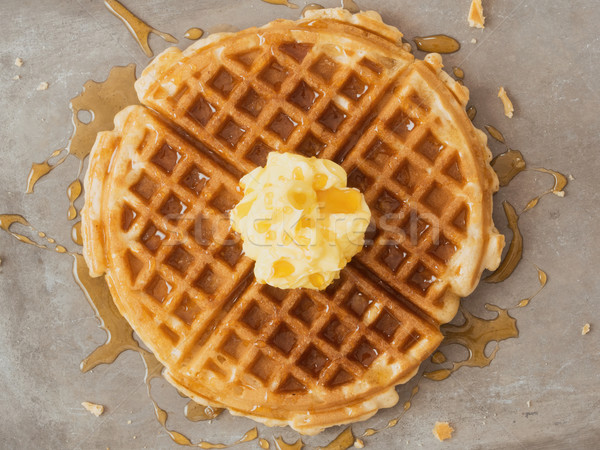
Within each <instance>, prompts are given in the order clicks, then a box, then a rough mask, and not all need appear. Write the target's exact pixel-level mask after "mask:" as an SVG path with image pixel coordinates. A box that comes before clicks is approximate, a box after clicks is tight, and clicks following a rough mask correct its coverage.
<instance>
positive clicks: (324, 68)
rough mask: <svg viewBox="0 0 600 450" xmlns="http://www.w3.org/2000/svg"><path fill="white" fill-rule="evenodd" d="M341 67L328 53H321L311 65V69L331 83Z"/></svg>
mask: <svg viewBox="0 0 600 450" xmlns="http://www.w3.org/2000/svg"><path fill="white" fill-rule="evenodd" d="M338 68H339V64H338V63H336V62H335V61H334V60H333V59H331V58H329V57H328V56H326V55H321V56H319V57H318V58H317V60H316V61H315V62H314V63H313V64H312V66H310V71H311V72H312V73H314V74H315V75H317V76H319V77H321V78H322V79H323V81H325V82H327V83H329V82H330V81H331V79H332V78H333V76H334V75H335V73H336V72H337V70H338Z"/></svg>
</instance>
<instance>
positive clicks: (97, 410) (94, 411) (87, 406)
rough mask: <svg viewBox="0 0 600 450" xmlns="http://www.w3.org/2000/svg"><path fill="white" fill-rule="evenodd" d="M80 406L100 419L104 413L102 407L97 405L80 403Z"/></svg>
mask: <svg viewBox="0 0 600 450" xmlns="http://www.w3.org/2000/svg"><path fill="white" fill-rule="evenodd" d="M81 406H83V407H84V408H85V409H87V410H88V411H89V412H91V413H92V414H93V415H94V416H96V417H100V416H101V415H102V413H103V412H104V406H102V405H98V404H97V403H91V402H81Z"/></svg>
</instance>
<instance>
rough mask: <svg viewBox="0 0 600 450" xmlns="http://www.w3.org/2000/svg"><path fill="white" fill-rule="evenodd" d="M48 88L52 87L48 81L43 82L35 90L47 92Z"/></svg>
mask: <svg viewBox="0 0 600 450" xmlns="http://www.w3.org/2000/svg"><path fill="white" fill-rule="evenodd" d="M48 86H50V85H49V84H48V82H47V81H42V82H41V83H40V84H39V85H38V87H36V88H35V90H36V91H45V90H46V89H48Z"/></svg>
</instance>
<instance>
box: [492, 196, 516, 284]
mask: <svg viewBox="0 0 600 450" xmlns="http://www.w3.org/2000/svg"><path fill="white" fill-rule="evenodd" d="M502 207H503V208H504V214H506V219H507V220H508V228H509V229H510V231H511V232H512V234H513V237H512V239H511V241H510V245H509V246H508V251H507V252H506V255H505V256H504V259H503V260H502V262H501V263H500V265H499V266H498V268H497V269H496V270H495V271H494V272H493V273H492V274H491V275H490V276H488V277H487V278H486V279H485V281H487V282H488V283H499V282H500V281H504V280H506V279H507V278H508V277H509V276H510V275H511V274H512V273H513V272H514V270H515V269H516V267H517V265H518V264H519V261H521V257H522V256H523V235H522V234H521V231H520V230H519V215H518V214H517V212H516V211H515V208H514V207H513V206H512V205H511V204H510V203H508V202H507V201H504V202H502Z"/></svg>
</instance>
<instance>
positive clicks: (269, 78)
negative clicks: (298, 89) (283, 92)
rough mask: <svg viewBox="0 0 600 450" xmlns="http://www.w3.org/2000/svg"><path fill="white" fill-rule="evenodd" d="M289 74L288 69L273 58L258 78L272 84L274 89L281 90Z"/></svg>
mask: <svg viewBox="0 0 600 450" xmlns="http://www.w3.org/2000/svg"><path fill="white" fill-rule="evenodd" d="M287 76H288V71H287V69H286V68H285V67H284V66H282V65H281V64H279V63H278V62H277V61H276V60H274V59H273V60H271V61H270V62H269V63H268V64H267V65H266V66H265V68H264V69H263V70H262V71H261V72H260V74H259V75H258V78H259V79H261V80H262V81H264V82H265V83H267V84H268V85H269V86H271V87H272V88H273V90H275V91H277V92H279V89H281V85H282V84H283V82H284V81H285V79H286V78H287Z"/></svg>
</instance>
